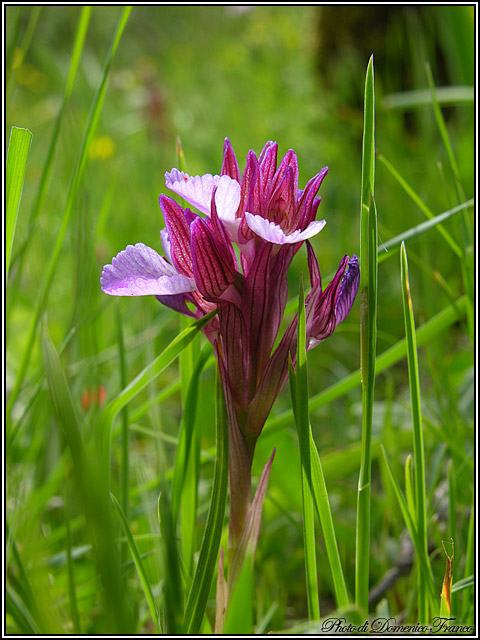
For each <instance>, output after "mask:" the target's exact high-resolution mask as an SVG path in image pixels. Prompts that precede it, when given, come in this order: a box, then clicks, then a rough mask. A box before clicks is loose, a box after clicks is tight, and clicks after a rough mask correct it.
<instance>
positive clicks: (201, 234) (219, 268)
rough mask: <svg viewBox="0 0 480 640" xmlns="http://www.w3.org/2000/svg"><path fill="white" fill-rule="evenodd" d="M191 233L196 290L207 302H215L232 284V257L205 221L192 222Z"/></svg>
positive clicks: (233, 277) (199, 219)
mask: <svg viewBox="0 0 480 640" xmlns="http://www.w3.org/2000/svg"><path fill="white" fill-rule="evenodd" d="M191 233H192V256H193V271H194V274H195V281H196V283H197V287H198V290H199V291H200V293H201V294H202V295H203V296H204V297H205V298H206V299H207V300H213V301H217V299H218V298H219V297H220V296H221V295H222V293H224V292H225V290H226V289H227V288H228V287H229V286H230V285H231V284H233V282H234V279H235V265H234V263H233V259H232V256H231V255H230V253H229V252H228V251H227V249H226V248H225V247H224V246H223V245H222V244H220V242H219V241H218V239H217V238H216V237H215V235H214V234H213V232H212V231H211V230H210V229H209V227H208V224H207V222H206V221H205V220H202V219H201V218H198V219H197V220H194V221H193V222H192V226H191Z"/></svg>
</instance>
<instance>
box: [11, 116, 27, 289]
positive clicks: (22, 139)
mask: <svg viewBox="0 0 480 640" xmlns="http://www.w3.org/2000/svg"><path fill="white" fill-rule="evenodd" d="M31 141H32V134H31V132H30V131H29V130H28V129H20V128H19V127H12V130H11V132H10V141H9V143H8V151H7V168H6V176H5V182H6V185H5V187H6V209H5V281H7V279H8V270H9V268H10V256H11V253H12V246H13V238H14V236H15V227H16V225H17V216H18V209H19V206H20V199H21V197H22V190H23V182H24V179H25V171H26V168H27V160H28V153H29V151H30V143H31Z"/></svg>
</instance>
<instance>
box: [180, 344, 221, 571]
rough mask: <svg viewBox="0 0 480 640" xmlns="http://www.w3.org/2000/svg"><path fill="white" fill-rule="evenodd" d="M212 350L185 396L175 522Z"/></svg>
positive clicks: (201, 361)
mask: <svg viewBox="0 0 480 640" xmlns="http://www.w3.org/2000/svg"><path fill="white" fill-rule="evenodd" d="M211 352H212V347H211V344H210V343H206V344H205V345H204V347H203V349H202V351H201V353H200V357H199V358H198V360H197V363H196V366H195V368H194V369H193V371H192V374H191V376H190V385H189V387H188V392H187V395H186V398H185V406H184V409H183V414H182V423H181V426H180V432H179V442H178V447H177V452H176V455H175V464H174V470H173V480H172V517H173V521H174V523H176V522H177V518H178V513H179V508H180V502H181V496H182V492H183V486H184V481H185V476H186V473H187V465H188V461H189V457H190V455H191V449H192V445H193V440H194V437H195V435H194V427H195V415H196V411H197V403H198V389H199V385H200V374H201V372H202V371H203V368H204V367H205V364H206V362H207V360H208V358H209V357H210V356H211ZM187 564H188V563H187Z"/></svg>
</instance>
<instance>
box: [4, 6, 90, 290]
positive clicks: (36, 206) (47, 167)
mask: <svg viewBox="0 0 480 640" xmlns="http://www.w3.org/2000/svg"><path fill="white" fill-rule="evenodd" d="M91 13H92V8H91V7H88V6H85V7H82V10H81V13H80V18H79V20H78V26H77V32H76V35H75V42H74V45H73V50H72V57H71V60H70V69H69V71H68V75H67V78H66V81H65V87H64V92H63V97H62V102H61V105H60V109H59V111H58V114H57V118H56V120H55V125H54V128H53V132H52V137H51V138H50V143H49V146H48V151H47V155H46V157H45V164H44V166H43V170H42V176H41V178H40V184H39V187H38V189H37V192H36V195H35V200H34V203H33V207H32V209H31V212H30V217H29V220H28V226H27V228H28V233H27V237H26V238H25V241H24V242H23V244H22V247H21V249H20V250H19V252H18V253H19V263H18V265H17V271H16V276H15V277H16V282H20V278H21V274H22V270H23V257H24V256H25V253H26V251H27V248H28V245H29V244H30V242H31V241H32V239H33V237H34V232H35V228H34V226H33V223H34V222H35V220H36V218H37V216H38V214H39V212H40V210H41V208H42V206H43V202H44V200H45V195H46V193H47V189H48V185H49V183H50V177H51V173H52V166H53V158H54V157H55V150H56V147H57V141H58V137H59V134H60V128H61V124H62V120H63V115H64V113H65V109H66V107H67V105H68V103H69V101H70V96H71V93H72V88H73V84H74V81H75V77H76V75H77V71H78V67H79V65H80V59H81V56H82V51H83V45H84V43H85V37H86V35H87V29H88V23H89V21H90V15H91ZM17 255H18V254H17ZM14 258H16V256H14Z"/></svg>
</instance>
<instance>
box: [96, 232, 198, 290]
mask: <svg viewBox="0 0 480 640" xmlns="http://www.w3.org/2000/svg"><path fill="white" fill-rule="evenodd" d="M100 283H101V285H102V291H103V292H104V293H108V294H109V295H111V296H148V295H175V294H179V293H185V292H187V291H194V290H195V289H196V286H195V283H194V281H193V280H191V279H190V278H186V277H185V276H183V275H181V274H179V273H177V271H176V269H175V268H174V267H172V265H171V264H169V263H168V262H167V261H166V260H165V259H164V258H162V257H161V256H159V255H158V253H157V252H156V251H154V250H153V249H150V247H147V246H146V245H144V244H142V243H141V242H139V243H138V244H136V245H135V246H132V245H129V246H128V247H127V248H126V249H125V250H124V251H120V253H119V254H118V255H117V256H116V257H115V258H113V260H112V264H107V265H105V267H104V268H103V272H102V277H101V278H100Z"/></svg>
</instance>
